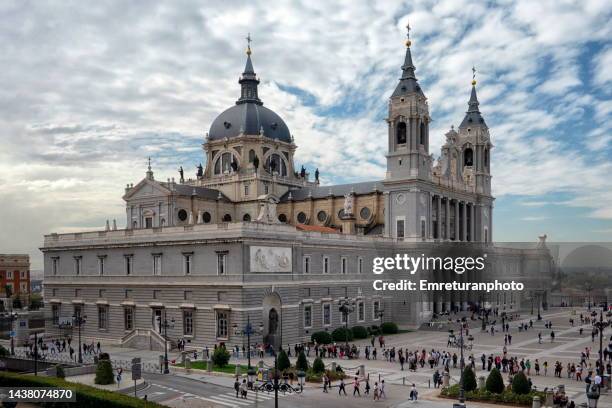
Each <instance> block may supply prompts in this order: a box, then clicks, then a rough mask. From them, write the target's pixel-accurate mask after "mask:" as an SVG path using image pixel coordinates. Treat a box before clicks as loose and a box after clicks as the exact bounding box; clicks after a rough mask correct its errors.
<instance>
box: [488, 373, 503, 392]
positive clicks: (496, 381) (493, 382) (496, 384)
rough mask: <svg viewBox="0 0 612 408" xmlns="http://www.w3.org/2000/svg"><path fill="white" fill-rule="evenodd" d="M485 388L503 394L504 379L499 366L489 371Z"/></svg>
mask: <svg viewBox="0 0 612 408" xmlns="http://www.w3.org/2000/svg"><path fill="white" fill-rule="evenodd" d="M485 388H486V389H487V391H489V392H492V393H494V394H501V393H502V392H503V391H504V379H503V378H502V375H501V374H500V372H499V370H498V369H497V368H494V369H492V370H491V372H490V373H489V376H488V377H487V382H486V383H485Z"/></svg>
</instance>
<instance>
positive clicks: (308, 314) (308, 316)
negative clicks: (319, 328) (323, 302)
mask: <svg viewBox="0 0 612 408" xmlns="http://www.w3.org/2000/svg"><path fill="white" fill-rule="evenodd" d="M309 327H312V305H304V328H309Z"/></svg>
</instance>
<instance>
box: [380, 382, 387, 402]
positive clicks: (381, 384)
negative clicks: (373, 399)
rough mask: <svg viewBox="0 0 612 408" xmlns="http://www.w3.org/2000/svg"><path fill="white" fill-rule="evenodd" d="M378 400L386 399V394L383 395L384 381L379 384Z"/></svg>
mask: <svg viewBox="0 0 612 408" xmlns="http://www.w3.org/2000/svg"><path fill="white" fill-rule="evenodd" d="M380 398H381V399H382V398H384V399H387V394H386V393H385V380H381V382H380Z"/></svg>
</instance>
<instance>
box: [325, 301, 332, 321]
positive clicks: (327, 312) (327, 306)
mask: <svg viewBox="0 0 612 408" xmlns="http://www.w3.org/2000/svg"><path fill="white" fill-rule="evenodd" d="M330 325H331V304H329V303H324V304H323V326H330Z"/></svg>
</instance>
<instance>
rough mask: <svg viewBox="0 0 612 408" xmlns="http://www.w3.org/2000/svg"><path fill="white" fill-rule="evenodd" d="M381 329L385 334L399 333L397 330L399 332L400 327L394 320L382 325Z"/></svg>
mask: <svg viewBox="0 0 612 408" xmlns="http://www.w3.org/2000/svg"><path fill="white" fill-rule="evenodd" d="M380 330H381V331H382V333H383V334H397V332H399V327H397V324H395V323H393V322H385V323H383V324H381V325H380Z"/></svg>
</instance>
